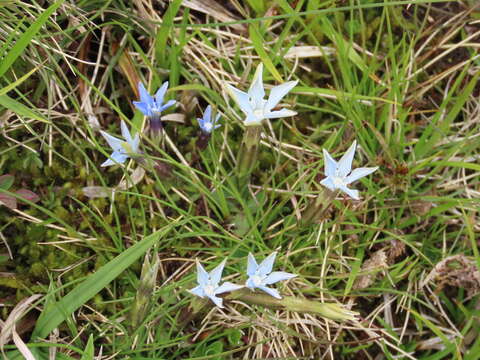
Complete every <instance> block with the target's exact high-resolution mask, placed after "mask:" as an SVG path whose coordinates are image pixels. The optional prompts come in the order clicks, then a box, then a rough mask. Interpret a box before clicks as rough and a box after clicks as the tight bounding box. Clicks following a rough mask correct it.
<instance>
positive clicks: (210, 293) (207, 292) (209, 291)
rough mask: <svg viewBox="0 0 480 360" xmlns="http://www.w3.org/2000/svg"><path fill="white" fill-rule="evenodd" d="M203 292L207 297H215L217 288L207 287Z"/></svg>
mask: <svg viewBox="0 0 480 360" xmlns="http://www.w3.org/2000/svg"><path fill="white" fill-rule="evenodd" d="M203 291H204V292H205V295H207V296H214V295H215V286H213V285H210V284H209V285H206V286H205V287H204V288H203Z"/></svg>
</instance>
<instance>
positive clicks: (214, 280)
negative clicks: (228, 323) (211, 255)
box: [188, 259, 243, 307]
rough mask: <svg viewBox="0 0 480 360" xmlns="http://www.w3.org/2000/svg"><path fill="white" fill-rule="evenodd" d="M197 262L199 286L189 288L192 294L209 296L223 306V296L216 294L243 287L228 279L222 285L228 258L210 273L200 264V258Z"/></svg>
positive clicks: (202, 296)
mask: <svg viewBox="0 0 480 360" xmlns="http://www.w3.org/2000/svg"><path fill="white" fill-rule="evenodd" d="M196 262H197V282H198V286H197V287H195V288H193V289H192V290H188V291H189V292H191V293H192V294H194V295H197V296H200V297H201V298H204V297H208V298H209V299H210V300H212V301H213V302H214V303H215V305H217V306H218V307H223V300H222V298H220V297H218V296H216V295H219V294H223V293H226V292H229V291H234V290H238V289H241V288H242V287H243V286H240V285H236V284H232V283H231V282H228V281H227V282H225V283H223V284H222V285H220V280H221V279H222V272H223V268H224V267H225V263H226V262H227V260H226V259H225V260H223V261H222V263H221V264H220V265H218V266H217V267H216V268H215V269H213V270H212V271H211V272H210V273H208V272H207V271H206V270H205V269H204V268H203V266H202V264H200V262H199V261H198V259H197V260H196Z"/></svg>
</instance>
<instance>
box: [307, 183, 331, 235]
mask: <svg viewBox="0 0 480 360" xmlns="http://www.w3.org/2000/svg"><path fill="white" fill-rule="evenodd" d="M337 193H338V192H337V191H331V190H329V189H327V188H322V189H321V190H320V193H319V194H318V195H317V197H316V198H315V199H313V200H310V202H309V203H308V204H307V207H306V208H305V211H304V212H303V213H302V217H301V219H300V222H299V223H300V226H307V225H310V224H312V223H314V222H316V221H318V220H320V219H321V218H322V216H323V215H324V213H325V211H326V210H327V209H328V208H329V206H330V205H331V204H332V201H333V200H334V199H335V197H336V196H337Z"/></svg>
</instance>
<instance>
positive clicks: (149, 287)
mask: <svg viewBox="0 0 480 360" xmlns="http://www.w3.org/2000/svg"><path fill="white" fill-rule="evenodd" d="M158 266H159V259H158V255H157V253H156V252H155V251H154V255H153V261H151V260H150V255H149V254H148V253H147V254H146V255H145V260H144V262H143V266H142V273H141V275H140V281H139V283H138V289H137V294H136V295H135V300H134V302H133V306H132V309H131V311H130V327H131V329H132V331H134V330H135V329H137V328H138V327H139V326H140V325H141V323H142V322H143V320H144V319H145V317H146V316H147V313H148V310H149V308H150V306H151V304H152V303H151V301H152V295H153V290H154V288H155V284H156V282H157V274H158Z"/></svg>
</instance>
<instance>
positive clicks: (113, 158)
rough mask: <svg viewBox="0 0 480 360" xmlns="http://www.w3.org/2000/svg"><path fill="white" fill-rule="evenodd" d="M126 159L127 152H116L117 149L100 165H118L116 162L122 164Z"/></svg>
mask: <svg viewBox="0 0 480 360" xmlns="http://www.w3.org/2000/svg"><path fill="white" fill-rule="evenodd" d="M127 159H128V155H127V154H124V153H121V152H118V151H114V152H113V153H112V154H111V155H110V158H109V159H108V160H106V161H104V162H103V163H102V165H100V166H102V167H105V166H111V165H118V164H123V163H124V162H125V160H127Z"/></svg>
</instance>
